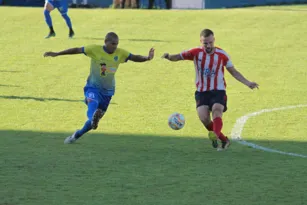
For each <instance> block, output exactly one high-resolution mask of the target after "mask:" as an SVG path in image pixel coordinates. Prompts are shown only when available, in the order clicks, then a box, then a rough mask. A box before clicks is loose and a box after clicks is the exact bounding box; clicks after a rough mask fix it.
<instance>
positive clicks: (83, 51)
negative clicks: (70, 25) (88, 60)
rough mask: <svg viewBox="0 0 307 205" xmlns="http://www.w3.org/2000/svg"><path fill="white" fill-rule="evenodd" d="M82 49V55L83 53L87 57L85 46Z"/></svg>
mask: <svg viewBox="0 0 307 205" xmlns="http://www.w3.org/2000/svg"><path fill="white" fill-rule="evenodd" d="M81 49H82V53H83V54H84V55H86V53H85V50H84V46H83V47H82V48H81Z"/></svg>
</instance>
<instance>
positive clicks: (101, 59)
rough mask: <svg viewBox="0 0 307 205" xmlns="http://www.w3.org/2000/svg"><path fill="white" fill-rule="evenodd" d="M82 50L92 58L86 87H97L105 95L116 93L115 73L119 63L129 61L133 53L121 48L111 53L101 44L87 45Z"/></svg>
mask: <svg viewBox="0 0 307 205" xmlns="http://www.w3.org/2000/svg"><path fill="white" fill-rule="evenodd" d="M82 51H83V53H84V54H85V55H86V56H88V57H90V58H91V67H90V75H89V76H88V79H87V84H86V87H91V88H97V89H99V92H100V93H101V94H103V95H110V96H111V95H114V92H115V73H116V71H117V69H118V67H119V64H121V63H125V62H127V61H128V59H129V57H130V55H131V54H130V53H129V52H128V51H125V50H123V49H121V48H117V49H116V50H115V52H114V53H111V54H109V53H107V52H106V51H105V50H104V48H103V46H101V45H89V46H85V47H83V48H82Z"/></svg>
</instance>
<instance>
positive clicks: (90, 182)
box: [0, 130, 307, 205]
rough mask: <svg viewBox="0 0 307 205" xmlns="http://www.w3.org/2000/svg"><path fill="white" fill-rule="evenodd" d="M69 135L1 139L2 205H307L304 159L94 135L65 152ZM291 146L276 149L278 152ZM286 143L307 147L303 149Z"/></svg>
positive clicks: (15, 133) (163, 139)
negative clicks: (279, 149) (306, 202)
mask: <svg viewBox="0 0 307 205" xmlns="http://www.w3.org/2000/svg"><path fill="white" fill-rule="evenodd" d="M174 133H175V132H174ZM70 134H71V133H63V132H40V131H23V130H20V131H19V130H1V131H0V136H1V149H0V156H1V161H0V167H1V169H0V176H2V177H1V178H0V179H1V185H2V189H1V191H0V194H1V203H2V204H5V203H7V204H24V205H28V204H29V205H30V204H32V205H40V204H48V205H64V204H77V205H84V204H91V205H98V204H108V205H121V204H125V205H143V204H146V205H154V204H159V205H170V204H172V205H175V204H176V205H186V204H192V205H199V204H203V203H204V201H205V202H206V203H205V204H209V205H213V204H229V205H238V204H253V205H256V204H257V205H264V204H289V203H290V202H291V203H290V204H304V203H305V201H306V200H307V195H306V194H305V191H306V186H305V183H302V181H304V180H306V171H305V170H306V169H307V163H306V159H303V158H298V157H290V156H284V155H280V154H272V153H267V152H263V151H258V150H255V149H250V148H247V147H245V146H241V145H239V144H237V143H233V144H232V146H231V148H230V149H229V150H227V151H225V152H216V151H215V150H214V149H212V148H211V146H210V142H209V141H208V140H207V139H203V138H192V137H176V136H175V135H174V136H155V135H137V134H109V133H98V132H97V131H96V132H91V133H88V134H86V135H85V136H84V137H82V138H81V139H80V140H78V141H77V142H76V143H75V144H71V145H64V144H63V140H64V139H65V137H67V136H68V135H70ZM255 143H266V142H265V141H262V142H261V141H258V142H255ZM288 143H289V142H287V141H275V142H274V144H276V146H277V145H278V146H280V147H287V144H288ZM291 143H293V144H292V145H295V146H299V147H306V142H297V143H295V142H291ZM305 154H306V153H305ZM294 186H295V190H296V191H295V192H291V190H292V189H293V187H294ZM225 192H227V195H228V196H227V197H225V196H224V194H225ZM289 193H291V194H289ZM257 198H261V200H255V199H257ZM87 202H90V203H87ZM250 202H255V203H250ZM288 202H289V203H288Z"/></svg>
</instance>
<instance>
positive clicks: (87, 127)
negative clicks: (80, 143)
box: [75, 120, 92, 139]
mask: <svg viewBox="0 0 307 205" xmlns="http://www.w3.org/2000/svg"><path fill="white" fill-rule="evenodd" d="M91 129H92V123H91V120H87V121H86V122H85V124H84V126H83V127H82V129H81V130H78V131H77V133H76V135H75V137H76V139H78V138H80V137H81V136H82V135H84V134H85V133H87V132H88V131H90V130H91Z"/></svg>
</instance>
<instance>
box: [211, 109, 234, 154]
mask: <svg viewBox="0 0 307 205" xmlns="http://www.w3.org/2000/svg"><path fill="white" fill-rule="evenodd" d="M224 108H225V107H224V105H222V104H220V103H215V104H213V106H212V118H213V132H214V133H215V134H216V136H218V138H219V139H220V140H221V142H222V149H227V148H228V147H229V145H230V141H229V139H228V138H227V137H225V136H224V135H222V134H221V133H222V128H223V120H222V116H223V112H224Z"/></svg>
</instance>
